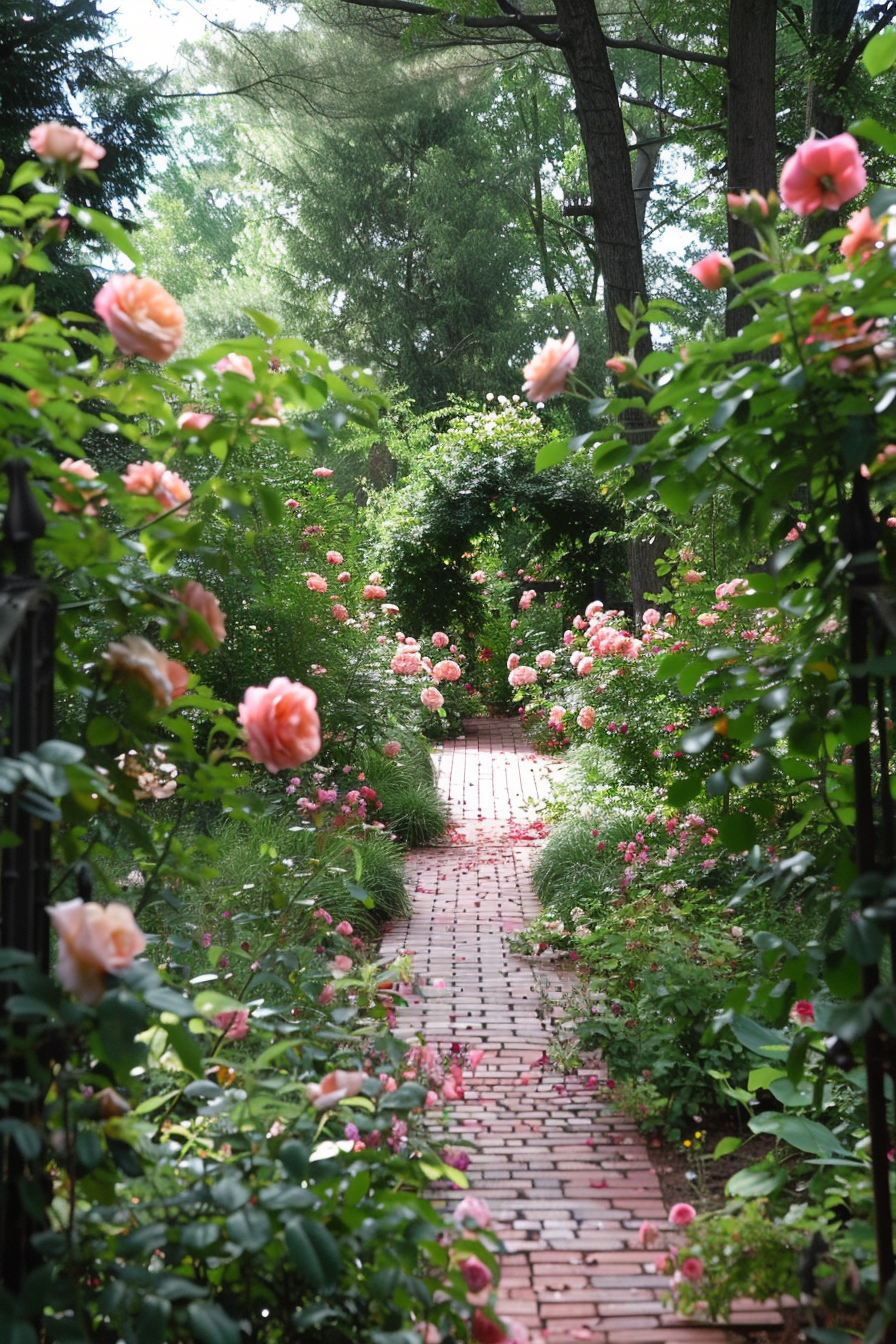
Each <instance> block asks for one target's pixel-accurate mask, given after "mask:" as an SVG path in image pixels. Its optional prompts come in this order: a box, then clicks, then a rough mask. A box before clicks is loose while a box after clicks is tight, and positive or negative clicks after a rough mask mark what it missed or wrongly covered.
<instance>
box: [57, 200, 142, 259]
mask: <svg viewBox="0 0 896 1344" xmlns="http://www.w3.org/2000/svg"><path fill="white" fill-rule="evenodd" d="M72 213H73V215H74V217H75V219H76V220H77V222H78V223H79V224H80V225H81V227H82V228H84V229H90V230H92V232H93V233H98V234H99V235H100V237H102V238H105V240H106V242H107V243H111V244H112V246H113V247H117V248H118V250H119V252H123V253H124V255H125V256H126V257H128V258H129V259H130V260H131V261H132V262H133V263H134V265H135V266H139V265H140V263H141V262H142V260H143V258H142V256H141V255H140V252H139V251H138V249H137V248H136V247H135V246H134V244H133V243H132V242H131V240H130V238H129V237H128V235H127V233H126V232H125V231H124V229H123V228H122V226H121V225H120V224H119V223H117V221H116V220H114V219H109V217H108V215H102V214H100V212H99V210H85V209H84V208H83V207H81V206H78V207H77V208H76V209H74V210H73V211H72Z"/></svg>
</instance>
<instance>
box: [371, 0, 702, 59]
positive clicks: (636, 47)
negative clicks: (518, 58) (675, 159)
mask: <svg viewBox="0 0 896 1344" xmlns="http://www.w3.org/2000/svg"><path fill="white" fill-rule="evenodd" d="M355 2H356V3H363V0H355ZM604 42H605V43H606V44H607V46H608V47H615V48H616V49H617V50H619V51H651V52H653V54H654V56H670V57H671V58H672V59H673V60H676V61H696V62H697V63H698V64H700V65H719V66H721V67H722V69H723V70H727V69H728V57H727V56H713V55H712V53H711V52H708V51H685V50H684V48H683V47H667V46H664V45H663V44H662V43H661V42H641V41H639V40H636V39H635V38H623V37H607V36H606V35H605V36H604Z"/></svg>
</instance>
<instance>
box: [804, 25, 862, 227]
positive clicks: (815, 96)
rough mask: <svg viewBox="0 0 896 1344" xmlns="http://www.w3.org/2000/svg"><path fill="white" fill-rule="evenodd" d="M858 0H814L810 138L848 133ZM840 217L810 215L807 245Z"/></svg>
mask: <svg viewBox="0 0 896 1344" xmlns="http://www.w3.org/2000/svg"><path fill="white" fill-rule="evenodd" d="M858 8H859V5H858V0H812V17H811V19H810V22H809V52H810V55H811V56H812V58H813V61H814V63H815V77H814V78H813V79H810V81H809V86H808V88H807V90H806V134H807V135H811V134H812V132H813V131H814V132H815V133H816V134H817V135H820V136H825V137H827V139H830V138H831V136H834V135H840V133H841V132H842V131H843V129H844V120H843V113H842V112H841V111H840V107H839V102H838V94H839V93H840V91H841V88H842V83H841V79H842V78H843V76H842V75H841V74H840V72H841V71H843V70H845V69H846V67H845V65H844V57H845V56H846V52H847V46H848V39H849V33H850V29H851V28H852V25H853V20H854V19H855V17H856V13H857V11H858ZM837 222H838V219H837V216H836V215H835V214H832V213H831V211H829V210H820V211H819V212H818V213H817V214H816V215H810V216H809V218H808V219H807V220H806V223H805V226H804V229H803V241H804V242H807V243H810V242H815V241H817V240H818V239H819V238H820V237H821V235H822V234H823V233H826V232H827V230H828V229H831V228H834V227H835V226H836V224H837Z"/></svg>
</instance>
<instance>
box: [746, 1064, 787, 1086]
mask: <svg viewBox="0 0 896 1344" xmlns="http://www.w3.org/2000/svg"><path fill="white" fill-rule="evenodd" d="M786 1076H787V1075H786V1074H785V1072H784V1070H783V1069H775V1068H772V1067H771V1065H766V1066H765V1067H764V1068H761V1069H751V1070H750V1075H749V1077H748V1078H747V1087H748V1088H749V1089H750V1091H751V1092H758V1091H759V1090H760V1089H761V1088H767V1087H768V1086H769V1084H770V1083H773V1082H774V1081H775V1079H776V1078H786Z"/></svg>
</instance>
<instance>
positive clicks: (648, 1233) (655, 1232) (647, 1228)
mask: <svg viewBox="0 0 896 1344" xmlns="http://www.w3.org/2000/svg"><path fill="white" fill-rule="evenodd" d="M659 1235H660V1230H659V1228H658V1227H657V1225H656V1223H651V1222H649V1221H647V1220H646V1219H645V1221H644V1222H643V1223H642V1224H641V1226H640V1227H639V1228H638V1242H639V1244H640V1245H641V1246H643V1248H644V1250H645V1251H649V1250H650V1248H651V1246H652V1245H653V1243H654V1242H655V1241H656V1239H657V1237H658V1236H659Z"/></svg>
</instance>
